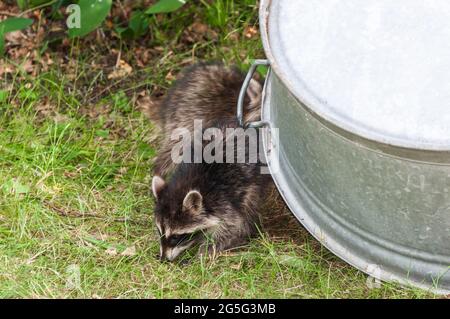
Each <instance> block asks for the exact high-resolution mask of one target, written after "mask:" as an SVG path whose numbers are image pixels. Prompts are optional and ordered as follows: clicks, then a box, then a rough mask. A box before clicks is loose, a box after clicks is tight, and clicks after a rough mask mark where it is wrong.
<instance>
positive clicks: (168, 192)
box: [152, 176, 219, 261]
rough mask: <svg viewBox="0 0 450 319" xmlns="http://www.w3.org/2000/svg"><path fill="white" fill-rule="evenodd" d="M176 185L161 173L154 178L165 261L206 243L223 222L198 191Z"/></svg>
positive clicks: (161, 255) (156, 218)
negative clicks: (209, 210)
mask: <svg viewBox="0 0 450 319" xmlns="http://www.w3.org/2000/svg"><path fill="white" fill-rule="evenodd" d="M176 184H177V183H172V182H171V183H170V184H167V183H166V182H165V181H164V180H163V179H162V178H161V177H159V176H155V177H153V181H152V191H153V195H154V196H155V198H156V206H155V216H154V219H155V224H156V227H157V228H158V232H159V235H160V258H161V260H169V261H173V260H174V259H175V258H177V257H178V256H179V255H181V254H182V253H183V252H185V251H186V250H187V249H189V248H191V247H193V246H195V245H198V244H200V243H202V242H204V241H205V240H206V238H207V235H208V234H209V233H211V231H212V230H213V229H214V227H216V226H217V225H218V224H219V219H218V218H217V217H215V216H212V215H210V214H208V213H207V210H206V208H205V204H204V199H203V196H202V194H201V193H200V192H199V191H198V190H195V189H190V190H187V191H186V190H183V188H181V189H180V187H178V186H177V185H176Z"/></svg>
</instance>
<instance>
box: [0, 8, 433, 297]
mask: <svg viewBox="0 0 450 319" xmlns="http://www.w3.org/2000/svg"><path fill="white" fill-rule="evenodd" d="M209 3H210V2H206V1H204V2H203V1H202V4H201V5H198V6H197V7H195V6H190V7H188V8H187V9H186V10H183V11H182V12H178V13H176V14H174V15H171V16H169V17H167V18H166V19H163V20H158V19H156V18H155V20H154V21H153V29H152V33H153V34H152V37H151V41H150V42H149V43H147V44H146V45H147V46H150V47H152V46H153V47H157V46H163V49H162V51H161V53H160V55H159V56H156V57H155V58H154V61H153V62H151V63H149V66H148V67H144V68H138V69H135V70H134V73H133V75H132V76H131V77H129V78H125V79H122V80H120V81H117V83H116V82H114V83H113V85H111V83H109V82H108V80H107V77H106V75H107V73H108V70H106V69H102V68H99V69H95V68H92V67H91V65H92V64H91V62H92V60H94V61H97V60H100V59H101V57H102V56H103V55H104V54H107V52H108V51H109V50H110V49H112V48H116V49H118V47H120V46H121V47H122V50H123V52H122V54H123V58H124V59H125V60H127V61H130V60H132V57H133V54H134V50H133V43H128V44H126V43H122V44H120V43H111V44H108V45H107V46H106V47H104V48H94V49H93V50H91V51H89V52H86V50H82V48H84V43H83V42H74V43H72V46H71V53H70V58H71V59H72V60H74V65H75V70H76V71H74V77H70V79H69V76H68V74H67V72H64V71H63V70H61V69H60V68H59V66H58V65H54V66H52V67H51V68H50V70H49V71H47V72H45V73H41V74H40V75H39V76H38V77H35V78H31V77H30V76H28V75H26V74H21V73H20V72H18V73H17V74H16V75H15V76H14V77H13V79H12V80H10V81H9V83H10V84H11V87H12V89H9V90H7V91H8V92H9V94H8V95H5V94H4V93H3V94H1V95H0V297H2V298H5V297H6V298H10V297H12V298H17V297H19V298H20V297H33V298H44V297H51V298H60V297H64V298H65V297H70V298H76V297H87V298H91V297H94V298H98V297H106V298H173V297H191V298H203V297H209V298H218V297H237V298H241V297H242V298H284V297H288V298H421V297H433V296H432V295H430V294H427V293H426V292H422V291H419V290H416V289H408V288H401V287H398V286H395V285H390V284H383V285H382V287H381V288H378V289H369V288H367V285H366V280H367V276H366V275H364V274H363V273H361V272H359V271H357V270H355V269H354V268H352V267H350V266H349V265H347V264H345V263H344V262H342V261H340V260H339V259H338V258H336V257H334V256H333V255H332V254H331V253H330V252H328V251H327V250H326V249H324V248H322V247H321V246H320V244H318V243H317V242H316V241H315V240H314V239H313V238H312V237H311V236H309V235H308V234H307V233H306V232H305V231H304V230H303V229H302V228H301V226H299V225H298V224H297V223H295V222H293V219H292V218H291V217H289V216H287V215H286V214H284V215H283V214H282V213H280V212H270V213H271V214H273V215H275V216H277V215H279V216H280V217H279V220H278V217H275V218H274V219H273V220H272V224H276V225H279V229H278V233H282V234H283V236H278V235H277V234H276V232H274V231H269V230H268V231H267V232H263V234H262V235H261V237H260V238H259V239H255V240H254V241H252V242H251V243H250V244H249V245H248V247H245V248H244V249H242V250H240V251H235V252H232V253H229V254H227V255H225V256H220V257H219V258H217V259H215V260H211V259H199V258H198V257H194V258H191V259H189V260H188V261H187V263H183V264H169V263H161V262H159V261H158V260H157V258H156V255H157V254H158V251H159V246H158V237H157V234H156V232H155V228H154V226H153V223H152V209H153V199H152V197H151V196H150V187H149V185H150V180H151V175H150V171H151V165H152V158H153V157H154V155H155V152H156V144H155V138H156V132H155V130H154V128H153V126H152V124H151V123H150V122H149V121H148V120H147V119H146V118H145V117H144V116H143V115H142V114H141V113H139V112H138V111H137V110H136V107H135V103H134V97H135V96H136V94H137V92H139V91H141V90H143V89H146V90H147V91H148V92H149V93H150V94H155V93H156V92H163V91H164V90H165V89H166V88H167V87H168V86H169V85H170V82H171V80H170V79H169V78H168V77H167V74H168V73H169V72H172V73H173V74H176V72H177V71H178V70H179V69H180V68H181V67H182V66H183V65H184V64H185V62H184V61H185V60H186V59H189V58H192V57H194V58H202V59H216V60H224V61H226V62H227V63H238V64H240V65H241V66H243V67H244V66H247V65H248V63H249V62H250V60H251V59H253V58H260V57H262V56H263V55H262V48H261V45H260V41H259V39H258V38H257V37H256V38H253V39H245V38H243V37H242V33H243V30H244V28H245V27H246V26H247V25H252V24H254V23H255V22H256V20H257V7H256V6H255V5H251V4H252V3H253V1H242V2H239V5H238V2H234V1H231V0H227V1H217V2H216V3H215V4H213V5H211V4H209ZM195 20H200V21H202V22H203V23H207V24H208V25H210V26H211V28H212V30H214V31H215V32H216V33H217V38H216V39H213V40H207V39H206V40H204V41H202V42H200V43H197V44H195V45H187V46H180V43H181V42H182V39H183V31H184V30H185V26H187V25H190V24H191V23H192V22H193V21H195ZM233 34H238V35H240V37H239V38H238V39H236V38H235V37H234V36H232V35H233ZM102 50H103V51H102ZM105 52H106V53H105ZM189 63H190V62H189ZM99 93H100V94H99ZM97 95H98V97H97ZM286 220H287V223H288V224H289V229H288V230H286V227H287V226H286V225H284V224H283V222H285V221H286ZM280 230H281V231H280Z"/></svg>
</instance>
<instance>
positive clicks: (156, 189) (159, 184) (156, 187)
mask: <svg viewBox="0 0 450 319" xmlns="http://www.w3.org/2000/svg"><path fill="white" fill-rule="evenodd" d="M165 186H166V182H165V181H164V180H163V179H162V178H161V177H159V176H157V175H156V176H153V179H152V192H153V196H155V198H156V199H158V197H159V193H160V192H161V190H162V189H163V188H164V187H165Z"/></svg>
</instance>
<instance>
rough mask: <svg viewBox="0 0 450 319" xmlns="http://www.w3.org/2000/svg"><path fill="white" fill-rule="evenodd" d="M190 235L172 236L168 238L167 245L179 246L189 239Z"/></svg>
mask: <svg viewBox="0 0 450 319" xmlns="http://www.w3.org/2000/svg"><path fill="white" fill-rule="evenodd" d="M191 236H192V234H180V235H172V236H170V237H169V239H168V241H169V245H171V246H176V245H179V244H181V243H182V242H184V241H186V240H189V239H191Z"/></svg>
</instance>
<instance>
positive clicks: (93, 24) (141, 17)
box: [0, 0, 187, 56]
mask: <svg viewBox="0 0 450 319" xmlns="http://www.w3.org/2000/svg"><path fill="white" fill-rule="evenodd" d="M186 1H187V0H159V1H158V2H156V3H155V4H153V5H152V6H150V7H148V8H146V9H144V10H136V11H134V12H133V13H132V14H131V18H130V21H129V23H128V26H126V27H116V29H115V30H116V32H117V33H118V34H119V35H120V36H121V37H123V38H124V39H136V38H138V37H140V36H143V35H144V34H145V33H146V32H147V30H148V27H149V25H150V16H151V15H153V14H158V13H169V12H173V11H176V10H178V9H180V8H181V7H183V6H184V5H185V4H186ZM72 4H76V5H78V7H77V10H76V11H70V10H69V12H68V13H69V14H71V15H72V14H75V15H77V14H79V17H75V19H78V21H79V26H78V27H72V28H69V30H68V36H69V37H70V38H75V37H83V36H85V35H87V34H89V33H91V32H92V31H94V30H95V29H97V28H98V27H100V26H101V24H102V23H103V22H104V21H105V19H106V17H107V16H108V15H109V14H110V11H111V7H112V4H113V0H73V1H70V0H17V5H18V6H19V8H21V9H22V10H25V9H27V10H28V9H32V8H45V7H52V9H53V10H52V13H55V12H57V10H58V9H60V8H61V7H62V6H69V5H72ZM68 8H69V7H68ZM71 8H72V9H73V8H74V7H71ZM55 16H57V15H52V17H55ZM69 19H70V16H69ZM32 23H33V20H31V19H25V18H9V19H6V20H4V21H2V22H0V56H1V55H3V53H4V47H5V37H4V36H5V34H6V33H8V32H12V31H17V30H22V29H25V28H27V27H28V26H30V25H31V24H32Z"/></svg>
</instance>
